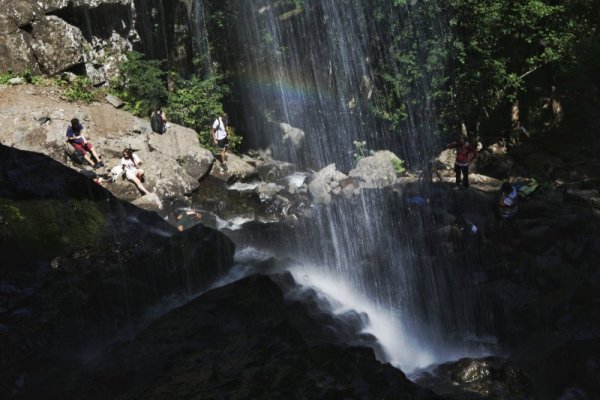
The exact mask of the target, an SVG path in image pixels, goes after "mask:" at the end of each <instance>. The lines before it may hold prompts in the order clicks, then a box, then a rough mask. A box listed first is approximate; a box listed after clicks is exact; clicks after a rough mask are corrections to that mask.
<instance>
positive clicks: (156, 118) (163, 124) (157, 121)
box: [150, 107, 169, 134]
mask: <svg viewBox="0 0 600 400" xmlns="http://www.w3.org/2000/svg"><path fill="white" fill-rule="evenodd" d="M150 126H151V127H152V131H153V132H156V133H160V134H163V133H165V132H166V131H167V128H168V127H169V126H168V124H167V115H166V114H165V112H164V111H163V110H162V108H160V107H157V108H156V110H154V112H153V113H152V115H151V116H150Z"/></svg>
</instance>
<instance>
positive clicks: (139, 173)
mask: <svg viewBox="0 0 600 400" xmlns="http://www.w3.org/2000/svg"><path fill="white" fill-rule="evenodd" d="M141 164H142V159H141V158H140V157H139V156H138V155H137V154H135V153H134V152H133V151H132V150H131V149H124V150H123V158H121V165H122V166H123V170H124V171H125V176H126V177H127V179H129V180H130V181H131V182H133V183H134V184H135V186H137V188H138V189H139V191H140V192H142V193H144V195H146V194H150V192H149V191H148V190H147V189H146V188H145V187H144V185H143V183H142V182H143V181H144V170H143V169H141V168H139V166H140V165H141Z"/></svg>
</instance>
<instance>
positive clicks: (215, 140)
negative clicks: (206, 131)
mask: <svg viewBox="0 0 600 400" xmlns="http://www.w3.org/2000/svg"><path fill="white" fill-rule="evenodd" d="M215 122H217V121H215ZM218 126H219V125H217V127H218ZM210 134H211V135H212V137H213V141H214V142H215V144H217V130H216V129H215V124H214V123H213V124H212V126H211V127H210Z"/></svg>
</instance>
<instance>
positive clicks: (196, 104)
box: [166, 74, 241, 149]
mask: <svg viewBox="0 0 600 400" xmlns="http://www.w3.org/2000/svg"><path fill="white" fill-rule="evenodd" d="M172 79H173V83H174V87H175V88H174V90H173V91H172V92H170V93H169V97H168V106H167V107H166V113H167V116H168V118H169V119H170V120H171V121H173V122H175V123H177V124H180V125H184V126H187V127H190V128H192V129H194V130H196V132H198V138H199V140H200V144H201V145H202V146H204V147H207V148H213V146H214V144H213V138H212V136H211V133H210V128H211V126H212V124H213V122H214V120H215V118H216V117H218V116H220V115H222V114H223V105H222V100H223V97H224V96H225V95H226V94H227V93H228V91H229V89H228V88H227V87H226V86H225V85H223V84H222V83H221V82H222V76H221V75H219V74H214V75H211V76H210V77H209V78H207V79H200V78H198V77H196V76H194V77H192V78H191V79H183V78H181V77H178V76H176V75H173V78H172ZM229 129H230V131H229V141H230V147H231V148H232V149H235V148H236V147H237V146H239V144H240V143H241V137H239V136H237V135H236V134H235V132H234V131H233V129H232V128H231V127H230V128H229Z"/></svg>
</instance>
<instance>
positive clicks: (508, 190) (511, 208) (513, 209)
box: [498, 182, 519, 219]
mask: <svg viewBox="0 0 600 400" xmlns="http://www.w3.org/2000/svg"><path fill="white" fill-rule="evenodd" d="M518 198H519V193H518V191H517V189H516V188H515V187H514V186H513V185H511V184H510V183H509V182H504V183H503V184H502V186H501V187H500V193H499V196H498V207H499V211H500V216H501V217H502V218H504V219H507V218H512V217H513V216H514V215H515V214H516V213H517V208H518V207H517V199H518Z"/></svg>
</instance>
